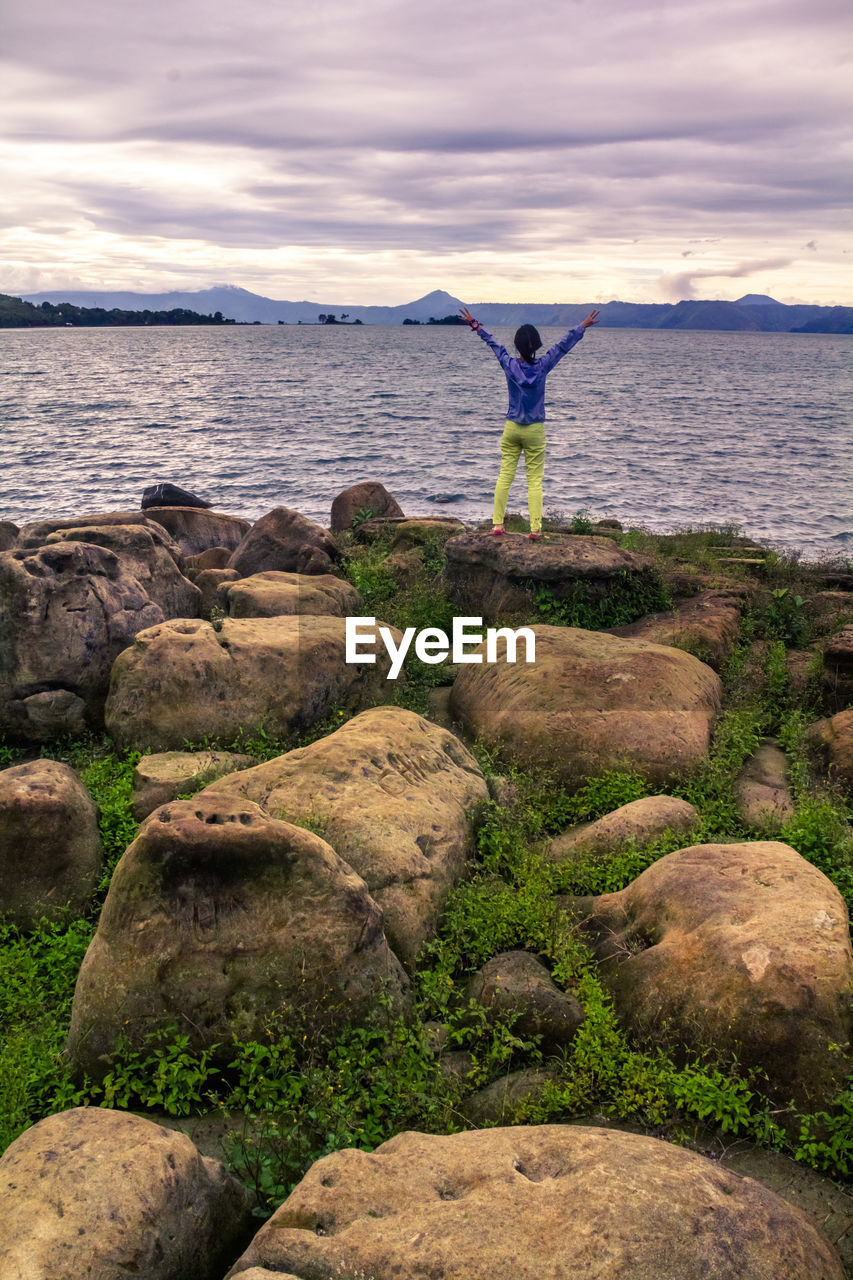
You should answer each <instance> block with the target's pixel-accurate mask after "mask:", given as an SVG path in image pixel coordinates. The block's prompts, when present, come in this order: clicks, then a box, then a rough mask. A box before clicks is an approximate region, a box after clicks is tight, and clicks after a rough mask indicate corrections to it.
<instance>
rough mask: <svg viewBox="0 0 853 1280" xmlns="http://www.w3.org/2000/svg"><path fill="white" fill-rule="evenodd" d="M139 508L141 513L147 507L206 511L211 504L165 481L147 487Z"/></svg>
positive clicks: (187, 490)
mask: <svg viewBox="0 0 853 1280" xmlns="http://www.w3.org/2000/svg"><path fill="white" fill-rule="evenodd" d="M140 506H141V507H142V510H143V511H145V509H146V508H147V507H204V508H205V510H207V509H208V508H209V507H212V506H213V503H212V502H205V500H204V498H200V497H199V496H198V494H196V493H190V491H189V489H181V488H180V486H179V485H176V484H170V483H169V481H168V480H167V481H164V483H163V484H152V485H149V486H148V488H147V489H145V490H144V492H143V494H142V502H141V503H140Z"/></svg>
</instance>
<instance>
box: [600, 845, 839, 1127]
mask: <svg viewBox="0 0 853 1280" xmlns="http://www.w3.org/2000/svg"><path fill="white" fill-rule="evenodd" d="M590 902H591V905H590V906H589V928H590V930H591V932H592V935H593V937H594V939H595V946H596V953H597V955H598V957H599V959H600V961H601V962H602V963H601V968H600V972H601V973H602V976H603V977H604V978H605V980H606V982H607V983H608V985H609V987H610V989H611V991H612V993H613V998H614V1003H615V1006H616V1009H617V1012H618V1014H619V1017H620V1019H621V1021H622V1022H623V1024H624V1025H625V1026H626V1027H627V1028H628V1029H629V1030H630V1031H631V1033H632V1034H636V1035H638V1036H641V1037H643V1036H651V1037H652V1038H654V1039H658V1040H661V1041H663V1042H665V1043H668V1044H670V1045H672V1046H674V1047H675V1048H676V1049H677V1048H678V1047H679V1046H684V1047H686V1048H687V1049H696V1050H701V1049H703V1048H704V1047H705V1046H707V1045H714V1046H715V1047H716V1048H717V1049H719V1050H721V1051H723V1052H733V1053H736V1054H737V1056H738V1059H739V1061H740V1062H741V1064H742V1065H743V1066H745V1067H747V1068H749V1067H761V1068H764V1069H765V1070H766V1071H767V1073H768V1076H769V1085H768V1088H769V1089H770V1091H771V1093H772V1094H773V1095H774V1096H776V1097H779V1098H781V1099H782V1100H783V1101H784V1102H786V1103H787V1101H788V1100H789V1099H790V1098H791V1097H794V1098H795V1100H796V1102H797V1105H799V1106H800V1107H801V1109H803V1110H805V1111H819V1110H821V1108H822V1107H824V1106H825V1105H826V1104H827V1101H828V1100H829V1098H830V1097H831V1096H832V1095H833V1094H834V1093H835V1091H836V1090H837V1088H838V1086H839V1083H840V1081H841V1080H842V1079H843V1078H844V1077H845V1076H846V1074H847V1072H848V1071H849V1070H850V1065H851V1057H850V1051H849V1041H850V1034H851V1017H853V999H852V998H853V953H851V948H850V935H849V932H848V925H847V911H846V908H845V905H844V900H843V899H842V897H841V895H840V893H839V892H838V890H837V889H836V888H835V886H834V885H833V884H832V883H831V882H830V881H829V880H827V878H826V876H824V875H823V874H822V873H821V872H820V871H818V869H817V868H816V867H814V866H812V865H811V863H809V862H806V860H805V859H804V858H801V857H800V855H799V854H798V853H797V852H796V851H795V850H794V849H791V848H789V847H788V846H787V845H784V844H780V843H778V842H774V841H755V842H754V843H743V844H728V845H725V844H707V845H693V846H691V847H690V848H687V849H680V850H679V851H678V852H676V853H670V854H668V855H667V856H666V857H664V858H661V859H660V860H659V861H658V862H656V863H654V864H653V865H652V866H651V867H649V868H648V869H647V870H646V871H644V872H643V873H642V875H640V876H639V877H638V878H637V879H636V880H634V881H633V882H632V883H631V884H630V885H628V886H627V888H625V889H623V890H621V892H619V893H610V894H603V895H602V896H601V897H598V898H594V899H591V900H590ZM834 1046H840V1048H836V1047H834Z"/></svg>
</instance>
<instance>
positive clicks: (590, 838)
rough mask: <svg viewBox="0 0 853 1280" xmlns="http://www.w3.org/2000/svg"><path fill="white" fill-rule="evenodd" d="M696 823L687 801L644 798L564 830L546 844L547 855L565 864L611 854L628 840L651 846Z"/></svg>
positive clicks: (652, 797)
mask: <svg viewBox="0 0 853 1280" xmlns="http://www.w3.org/2000/svg"><path fill="white" fill-rule="evenodd" d="M698 820H699V815H698V813H697V812H696V810H695V809H694V808H693V805H692V804H688V802H687V801H686V800H679V799H677V798H676V797H675V796H645V797H644V798H643V799H642V800H632V801H631V802H630V804H623V805H622V806H621V807H620V808H618V809H614V810H613V812H612V813H606V814H605V815H604V817H603V818H598V819H597V821H595V822H582V823H580V824H579V825H578V826H576V827H572V828H571V829H570V830H569V831H564V832H563V833H562V835H559V836H557V837H556V839H554V840H552V841H551V843H550V844H549V845H548V848H547V856H548V857H549V858H551V859H552V860H553V861H554V862H565V861H567V860H570V859H572V858H574V857H576V856H577V855H578V854H581V853H601V854H604V853H610V852H611V851H612V850H614V849H618V848H619V846H620V845H623V844H625V843H626V842H627V841H629V840H631V841H633V842H635V843H636V844H638V845H642V844H651V843H652V841H653V840H657V839H658V838H659V837H660V836H662V835H663V833H664V832H665V831H672V832H673V833H680V832H686V831H689V830H690V829H691V827H694V826H695V825H696V823H697V822H698Z"/></svg>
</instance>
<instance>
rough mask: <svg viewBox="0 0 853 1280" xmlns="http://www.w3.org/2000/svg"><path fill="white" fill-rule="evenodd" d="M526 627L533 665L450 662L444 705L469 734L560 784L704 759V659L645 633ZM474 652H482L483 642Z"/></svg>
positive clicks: (712, 680)
mask: <svg viewBox="0 0 853 1280" xmlns="http://www.w3.org/2000/svg"><path fill="white" fill-rule="evenodd" d="M448 545H450V544H448ZM532 631H533V633H534V635H535V637H536V661H535V662H534V663H526V662H522V661H517V662H515V663H507V662H505V661H497V662H491V663H489V662H486V661H485V660H483V661H481V662H480V663H479V664H471V665H465V666H463V667H462V669H461V670H460V672H459V675H458V676H457V678H456V680H455V682H454V685H453V691H452V693H451V698H450V712H451V714H452V715H453V717H454V718H455V719H456V720H458V722H459V723H460V724H462V726H463V728H464V729H465V731H466V733H467V734H468V735H469V736H470V737H471V738H473V739H481V740H482V741H483V742H485V743H486V744H487V745H489V746H491V747H497V748H499V749H501V750H503V751H504V752H505V753H506V754H507V755H509V756H510V757H511V758H513V759H514V760H515V761H517V762H518V763H519V764H522V765H524V766H525V767H528V768H535V769H546V770H549V771H550V772H552V773H553V775H554V776H555V777H556V778H558V779H559V780H560V781H562V782H564V783H566V784H569V785H572V784H577V783H579V782H581V781H582V780H584V779H585V778H588V777H591V776H597V775H599V774H601V773H604V772H606V771H607V770H609V769H635V770H637V771H638V772H639V773H641V774H643V775H644V776H645V777H646V778H648V779H649V781H651V782H653V783H656V784H657V783H663V782H665V781H666V780H667V779H668V778H670V777H671V776H672V775H673V774H677V773H682V772H684V771H685V770H690V769H693V768H695V767H696V766H697V765H698V764H700V763H701V761H702V760H703V759H704V758H705V756H706V753H707V750H708V744H709V740H710V735H711V728H712V725H713V723H714V720H715V718H716V716H717V714H718V712H719V710H720V706H721V701H722V685H721V683H720V679H719V676H717V675H716V674H715V673H714V672H713V671H712V670H711V668H710V667H707V666H705V664H704V663H703V662H700V661H699V660H698V659H697V658H694V657H693V656H692V655H691V654H688V653H684V652H682V650H680V649H671V648H667V647H666V646H664V645H659V644H651V643H649V642H648V641H646V640H622V639H620V638H618V637H616V636H611V635H608V634H607V633H605V632H597V631H581V630H579V629H577V628H575V627H544V626H536V627H533V628H532ZM520 649H521V653H520V656H521V657H523V656H524V646H523V645H522V646H521V647H520ZM477 653H479V654H480V655H481V656H482V657H483V658H485V653H484V646H483V645H481V646H480V647H479V648H478V649H474V650H472V654H477ZM499 654H502V650H500V649H499Z"/></svg>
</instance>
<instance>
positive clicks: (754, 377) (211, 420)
mask: <svg viewBox="0 0 853 1280" xmlns="http://www.w3.org/2000/svg"><path fill="white" fill-rule="evenodd" d="M497 336H499V337H500V338H501V340H502V341H504V342H505V343H506V344H507V345H509V343H510V338H511V333H510V332H509V331H506V330H498V331H497ZM559 336H560V333H559V332H558V331H556V330H544V331H543V337H544V339H545V342H546V345H549V344H550V342H552V341H554V340H555V339H556V338H557V337H559ZM851 356H853V343H852V342H851V339H850V338H849V337H843V336H839V337H836V336H832V335H823V334H818V335H811V334H775V333H737V334H735V333H706V332H671V333H667V332H661V331H649V330H631V329H594V330H592V331H590V332H588V333H587V335H586V337H585V338H584V340H583V342H582V343H581V344H580V345H579V346H578V347H576V348H575V349H574V351H572V352H571V353H570V354H569V355H568V356H567V357H566V358H565V359H564V360H563V362H562V364H560V365H559V367H558V368H557V369H556V370H555V371H554V372H553V373H552V374H551V375H550V377H549V380H548V460H547V464H546V473H545V485H546V487H545V508H546V512H551V513H561V514H563V515H572V514H573V513H575V512H576V511H579V510H589V511H591V512H592V513H594V514H595V515H597V516H615V517H616V518H617V519H619V520H621V521H622V522H623V524H625V525H628V524H640V525H643V526H645V527H646V528H650V529H654V530H668V529H673V528H679V527H684V526H687V525H692V526H696V525H703V524H724V523H730V522H732V523H735V524H738V525H740V526H741V527H742V529H743V530H744V532H745V533H747V534H748V535H750V536H752V537H755V538H762V539H770V540H771V541H773V542H774V543H777V544H779V545H780V546H781V547H785V548H796V549H799V550H801V551H802V552H803V554H804V555H805V556H807V557H816V556H827V555H828V556H845V557H847V556H849V555H851V554H853V501H851V479H853V426H852V425H851V417H850V405H851V403H853V360H852V359H851ZM505 409H506V399H505V384H504V377H503V374H502V372H501V370H500V368H499V366H498V364H497V362H496V361H495V360H494V358H493V357H492V355H491V354H490V352H489V350H488V348H487V347H486V346H485V345H484V344H483V343H481V342H480V341H479V340H478V339H477V338H476V337H474V336H472V335H471V334H470V333H469V331H468V330H467V329H456V328H437V327H430V328H419V327H405V328H403V327H400V328H385V327H367V326H364V327H359V326H353V327H349V326H346V327H340V326H338V327H320V326H302V327H298V326H275V327H268V326H262V327H258V326H249V327H245V328H243V327H241V328H228V329H206V328H198V329H195V328H187V329H115V330H97V329H58V330H57V329H51V330H41V331H38V330H5V331H0V519H2V518H5V519H9V520H14V521H15V522H16V523H19V524H20V523H22V522H24V521H29V520H34V519H40V518H46V517H51V516H57V517H60V516H69V515H75V514H78V513H81V512H87V511H90V512H96V511H107V510H111V509H112V510H115V509H121V508H133V507H138V505H139V501H140V497H141V495H142V490H143V489H144V488H145V487H146V486H147V485H149V484H154V483H157V482H159V481H162V480H171V481H173V482H174V483H176V484H179V485H181V486H183V487H184V488H188V489H191V490H194V491H195V492H197V493H199V494H201V495H202V496H204V497H206V498H207V499H208V500H209V501H211V502H213V504H214V505H215V507H216V508H217V509H219V510H222V511H228V512H232V513H234V514H236V515H243V516H246V517H248V518H254V517H257V516H259V515H262V514H263V513H264V512H265V511H268V510H269V509H270V508H271V507H274V506H279V505H283V506H288V507H296V508H298V509H299V510H300V511H302V512H304V513H305V514H306V515H308V516H310V517H312V518H313V519H316V520H318V521H320V522H322V523H328V519H329V508H330V505H331V501H332V499H333V498H334V496H335V494H336V493H338V492H339V491H340V490H341V489H343V488H346V487H347V486H348V485H350V484H353V483H355V482H356V481H358V480H363V479H375V480H380V481H382V483H383V484H384V485H385V486H386V487H387V488H388V489H389V490H390V491H391V492H392V493H393V494H394V495H395V497H396V498H397V499H398V501H399V502H400V504H401V506H402V507H403V509H404V510H405V511H406V512H407V513H429V514H433V515H439V514H441V513H442V512H446V513H453V514H455V515H458V516H460V517H461V518H462V519H464V520H475V519H482V518H483V517H486V516H488V515H489V514H490V511H491V495H492V490H493V487H494V481H495V477H496V474H497V466H498V456H499V454H498V442H499V438H500V432H501V430H502V427H503V417H504V413H505ZM448 497H449V498H451V499H452V501H450V502H444V501H439V499H446V498H448ZM510 508H511V509H525V510H526V496H525V490H524V485H523V483H522V482H521V477H519V479H517V481H516V486H515V488H514V489H513V493H512V496H511V499H510Z"/></svg>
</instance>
